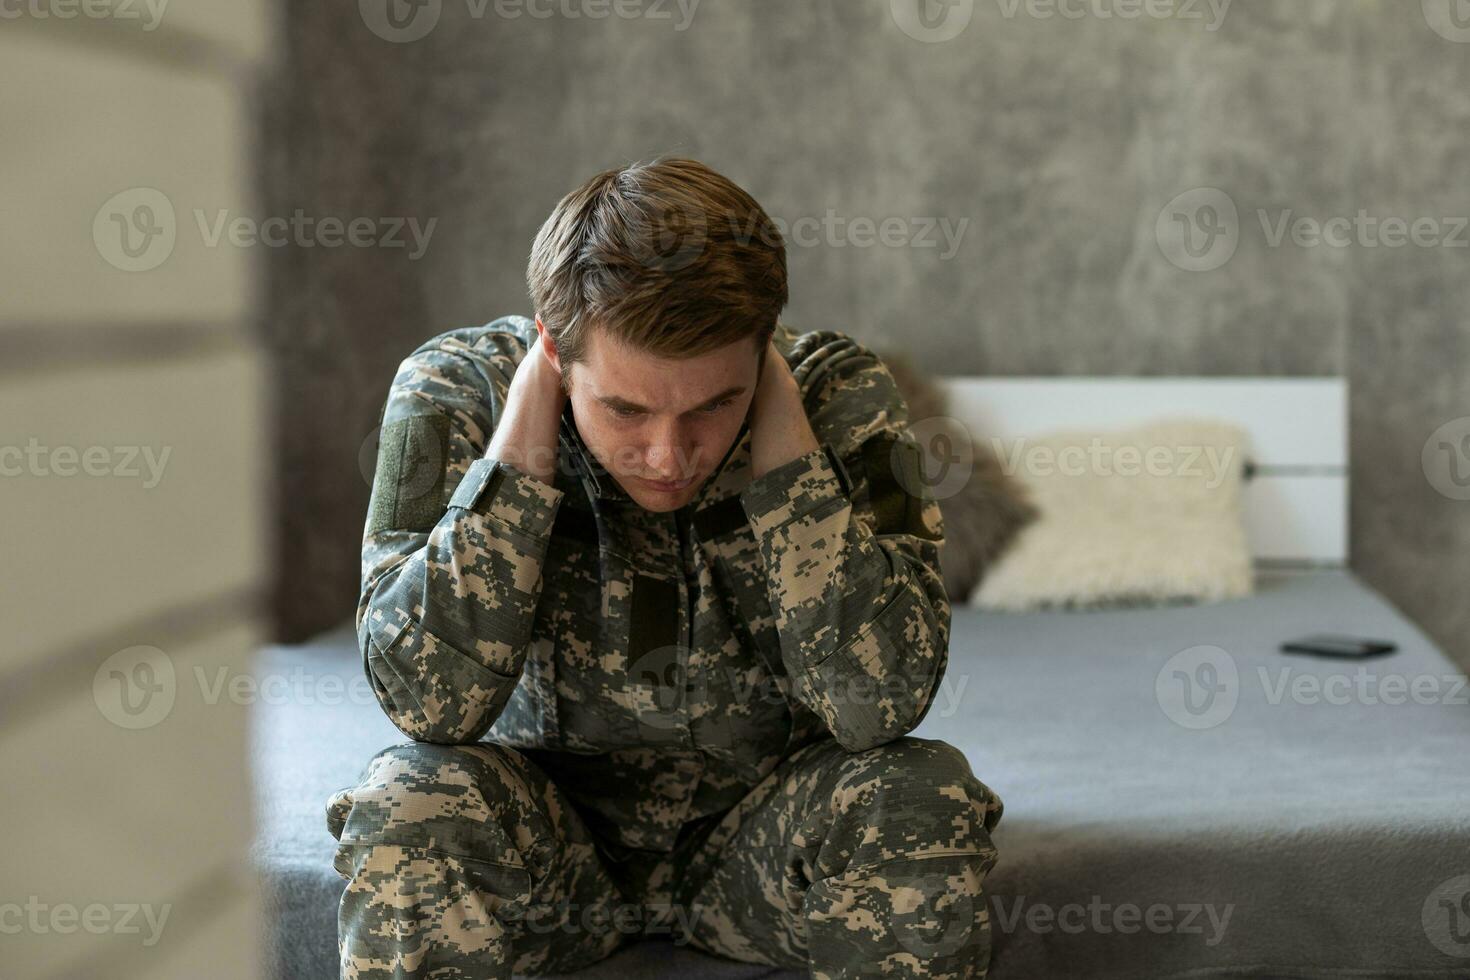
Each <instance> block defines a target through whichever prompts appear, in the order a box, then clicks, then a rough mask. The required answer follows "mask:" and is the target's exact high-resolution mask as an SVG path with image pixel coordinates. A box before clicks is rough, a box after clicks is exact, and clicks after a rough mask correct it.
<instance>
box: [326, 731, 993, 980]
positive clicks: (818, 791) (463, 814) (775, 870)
mask: <svg viewBox="0 0 1470 980" xmlns="http://www.w3.org/2000/svg"><path fill="white" fill-rule="evenodd" d="M1001 812H1002V804H1001V801H1000V799H999V798H998V797H997V796H996V795H995V793H994V792H992V791H991V790H990V789H989V787H987V786H986V785H985V784H984V783H982V782H980V780H978V779H976V778H975V776H974V774H973V773H972V772H971V770H970V767H969V764H968V763H967V762H966V760H965V758H964V756H963V755H962V754H961V753H960V752H959V751H958V750H957V749H955V748H954V747H953V746H950V745H948V744H946V743H944V742H939V741H935V740H931V739H922V738H914V737H912V736H906V737H903V738H899V739H896V740H894V741H892V742H889V743H886V744H884V745H879V746H876V747H873V748H870V749H866V750H863V751H861V752H849V751H847V750H846V749H844V748H842V747H841V746H840V745H839V744H838V743H837V741H836V740H835V739H830V738H829V739H822V740H819V741H816V742H813V743H810V744H809V745H807V746H805V747H804V748H802V749H800V750H798V751H797V752H795V753H793V754H792V755H791V756H790V757H789V758H787V759H785V760H783V761H782V763H781V764H780V765H779V766H778V767H777V768H776V769H774V770H773V771H772V772H771V773H770V774H769V775H767V776H766V777H765V778H764V779H762V780H761V781H760V782H759V783H757V784H756V785H755V786H754V787H752V789H751V791H750V792H749V793H748V794H746V796H745V797H744V798H743V799H742V801H741V803H740V804H739V805H737V806H736V807H734V808H732V809H731V810H730V811H729V812H728V813H726V814H724V815H714V816H713V817H711V818H710V819H706V820H702V821H698V822H696V823H693V824H691V825H690V832H686V833H684V834H682V835H681V836H680V837H679V840H678V841H677V843H676V846H675V847H674V848H673V849H672V850H670V851H667V852H662V851H638V852H627V851H617V850H607V849H605V848H604V847H603V846H602V845H600V844H599V842H598V841H597V839H596V837H595V835H593V834H592V833H591V832H590V831H589V829H588V827H587V826H586V825H585V824H584V823H583V821H582V820H581V819H580V817H579V816H578V814H577V811H576V809H575V807H573V806H572V805H571V803H570V800H569V799H568V798H567V796H566V794H565V792H564V790H563V788H562V787H560V786H559V785H558V784H557V783H556V782H555V781H553V780H552V779H551V778H550V777H549V776H548V775H547V774H546V773H545V772H544V770H542V769H541V768H540V767H539V766H537V765H535V764H534V763H532V762H531V761H530V760H529V759H528V758H527V756H526V755H525V754H523V753H521V752H520V751H518V750H516V749H513V748H510V747H508V746H501V745H495V744H491V743H482V744H479V745H435V744H432V743H417V742H414V743H408V744H405V745H400V746H395V747H393V748H390V749H386V750H384V751H383V752H382V753H380V754H379V755H378V756H377V757H376V758H374V759H373V761H372V763H371V764H370V765H369V767H368V771H367V773H366V774H365V776H364V778H363V780H362V782H361V783H360V784H359V785H358V786H356V787H354V788H352V789H349V790H344V791H342V792H341V793H338V794H337V795H336V796H335V797H334V798H333V800H332V802H331V804H330V805H329V822H330V824H331V828H332V831H333V833H334V834H336V835H337V836H338V838H339V840H340V841H341V845H340V847H339V848H338V852H337V859H336V860H337V869H338V870H339V871H340V872H341V873H342V874H343V875H344V876H346V877H348V878H349V885H348V888H347V891H346V893H345V894H344V896H343V899H342V904H341V909H340V925H339V928H340V933H341V935H342V937H343V943H342V947H341V955H342V961H341V967H342V976H344V977H352V978H357V980H389V978H400V977H432V978H451V977H453V978H459V980H470V978H496V980H500V978H509V977H511V976H512V974H513V973H515V974H529V975H535V974H540V973H551V972H568V971H571V970H575V969H579V968H581V967H583V966H586V965H588V964H591V963H594V962H596V961H598V960H601V959H603V958H605V957H606V956H607V955H609V954H610V953H612V952H613V951H614V950H616V949H618V948H619V947H621V946H623V945H625V944H627V943H629V942H633V941H637V940H638V939H640V938H643V937H648V936H654V935H662V936H666V937H668V938H670V939H672V940H673V941H674V942H676V943H681V944H684V943H687V944H690V945H692V946H694V947H695V948H698V949H701V950H704V951H706V952H709V953H714V954H717V955H720V956H726V957H730V958H732V959H738V960H744V961H747V962H752V963H766V964H771V965H774V966H785V967H796V968H808V967H810V969H811V974H812V976H813V977H817V978H826V980H837V978H851V977H859V976H886V977H935V978H938V977H945V978H977V977H984V976H985V975H986V972H987V969H988V966H989V962H990V951H991V924H990V918H989V914H988V911H987V909H986V905H985V903H984V901H983V900H982V890H981V886H982V883H983V881H984V879H985V877H986V876H987V875H988V874H989V872H990V870H991V868H992V867H993V866H994V864H995V860H996V852H995V847H994V845H993V844H992V842H991V838H990V831H991V830H992V829H993V828H994V827H995V825H996V824H997V823H998V822H999V820H1000V817H1001Z"/></svg>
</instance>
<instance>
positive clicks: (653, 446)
mask: <svg viewBox="0 0 1470 980" xmlns="http://www.w3.org/2000/svg"><path fill="white" fill-rule="evenodd" d="M538 323H539V321H538ZM544 342H546V337H545V334H544V328H543V343H544ZM757 355H758V350H757V348H756V344H755V341H754V339H742V340H739V341H736V342H734V343H732V344H728V345H726V346H724V347H721V348H718V349H717V350H713V351H711V352H709V353H707V354H700V355H698V356H696V357H689V358H682V359H677V360H675V359H667V358H661V357H656V356H654V355H652V354H649V353H647V352H646V351H639V350H635V349H633V348H631V347H627V346H625V345H623V344H621V343H619V342H618V341H617V340H615V339H613V338H611V337H608V336H606V335H605V334H604V333H603V332H602V331H600V330H593V331H592V332H591V333H590V335H589V336H588V340H587V347H586V357H585V359H584V360H582V361H579V362H577V363H576V364H573V365H566V366H563V365H561V364H560V363H559V362H558V361H557V360H555V359H554V358H553V363H554V364H556V365H557V367H558V368H563V370H562V378H563V381H564V383H565V386H566V387H567V388H568V390H569V395H568V397H569V400H570V402H571V405H572V415H573V416H574V417H575V418H576V420H577V431H578V432H579V433H580V434H581V436H582V441H583V442H584V443H586V444H587V448H588V449H589V450H590V451H591V453H592V455H593V456H594V457H595V458H596V459H597V462H598V463H599V464H601V466H602V467H603V468H604V469H606V470H607V471H608V473H610V474H611V475H612V476H613V478H614V479H616V480H617V481H618V485H619V486H621V487H622V488H623V489H624V490H625V491H627V493H628V495H629V496H630V497H632V498H633V500H634V502H636V503H637V504H638V505H639V506H640V507H643V508H644V509H645V510H650V511H657V512H664V511H672V510H677V509H679V508H680V507H683V506H684V505H685V504H687V503H688V502H689V501H691V500H693V499H694V497H695V495H696V494H697V493H698V492H699V488H700V486H701V485H702V484H703V483H704V481H705V480H707V479H708V478H709V477H710V476H711V475H712V474H713V473H714V470H715V467H717V466H718V465H719V464H720V461H721V460H722V459H724V458H725V454H726V453H727V452H728V451H729V449H730V447H731V445H732V444H733V443H734V442H735V437H736V436H737V435H738V434H739V433H740V427H741V425H742V424H743V423H744V421H745V417H746V414H747V413H748V412H749V409H750V403H751V399H752V398H753V397H754V395H755V389H756V381H757V379H758V370H759V358H758V356H757ZM548 356H551V355H550V354H548Z"/></svg>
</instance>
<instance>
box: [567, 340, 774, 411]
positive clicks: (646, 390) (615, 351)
mask: <svg viewBox="0 0 1470 980" xmlns="http://www.w3.org/2000/svg"><path fill="white" fill-rule="evenodd" d="M598 333H599V332H598V331H594V332H593V333H592V334H591V335H590V336H589V338H588V344H587V349H586V355H585V357H584V359H583V362H582V363H579V364H577V365H574V367H573V373H574V374H575V375H577V378H578V382H579V383H580V384H582V385H584V386H585V388H586V390H587V391H588V392H589V393H590V394H591V395H592V396H593V397H595V398H598V399H601V400H603V401H611V402H622V403H635V404H637V405H639V406H643V407H648V406H655V407H666V406H672V407H680V408H695V407H698V406H699V405H701V404H703V403H704V402H705V401H707V400H710V399H713V398H716V397H718V396H721V395H728V394H731V393H732V391H735V390H739V389H743V388H748V387H750V385H751V384H753V383H754V381H755V369H756V365H757V360H758V358H757V352H756V349H755V345H754V343H752V342H751V341H750V339H748V338H746V339H742V340H740V341H736V342H735V343H733V344H727V345H725V346H724V347H721V348H718V349H716V350H714V351H710V352H707V353H704V354H699V355H695V356H694V357H688V358H668V357H659V356H658V355H656V354H652V353H650V352H648V351H645V350H639V349H637V348H634V347H632V346H630V345H628V344H624V343H622V342H621V341H618V340H616V339H614V338H608V337H602V336H598Z"/></svg>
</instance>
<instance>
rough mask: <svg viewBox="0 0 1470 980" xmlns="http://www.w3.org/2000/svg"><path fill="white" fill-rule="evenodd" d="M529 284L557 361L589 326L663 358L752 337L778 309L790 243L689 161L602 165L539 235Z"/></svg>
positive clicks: (771, 325)
mask: <svg viewBox="0 0 1470 980" xmlns="http://www.w3.org/2000/svg"><path fill="white" fill-rule="evenodd" d="M526 285H527V286H528V287H529V289H530V293H531V301H532V303H533V304H534V306H535V310H536V314H537V315H538V316H539V317H540V318H541V322H542V323H544V324H545V325H546V329H547V332H548V333H549V334H550V335H551V337H552V340H553V341H554V342H555V343H556V350H557V355H558V357H559V358H560V359H561V361H562V362H563V364H564V365H571V364H575V363H577V362H578V361H581V360H584V358H585V355H586V343H587V337H588V331H589V330H590V329H591V328H592V327H597V328H599V329H601V330H604V331H605V332H606V334H607V335H608V336H611V337H613V338H615V339H617V340H619V341H621V342H623V343H626V344H628V345H630V346H632V347H634V348H636V349H639V350H644V351H647V352H649V353H651V354H655V355H657V356H660V357H674V358H678V357H692V356H696V355H699V354H703V353H707V352H708V351H711V350H714V349H716V348H718V347H722V346H725V345H726V344H730V343H734V342H735V341H737V340H740V339H741V338H743V337H753V338H755V340H756V346H757V350H758V352H759V354H760V356H761V358H762V362H763V361H764V355H765V350H766V342H767V341H768V340H770V338H771V335H772V333H773V332H774V331H775V329H776V323H777V318H778V317H779V315H780V313H781V310H782V309H784V308H785V306H786V301H787V289H786V243H785V241H784V239H783V238H782V236H781V233H780V231H779V230H778V229H777V228H776V227H775V225H774V224H773V223H772V222H771V219H770V217H769V216H768V215H767V214H766V212H765V211H764V210H763V209H762V208H761V206H760V205H759V204H757V203H756V201H755V199H754V198H753V197H751V196H750V195H749V194H747V193H746V192H745V191H744V190H742V189H741V188H740V187H738V186H736V185H735V184H734V183H733V182H732V181H730V180H729V179H728V178H726V177H723V176H721V175H720V174H718V173H716V172H715V171H713V170H711V169H710V168H709V167H707V166H705V165H704V164H702V163H700V162H699V161H697V160H690V159H686V158H682V157H672V158H659V159H656V160H654V161H653V162H651V163H647V164H641V163H638V164H634V165H632V166H629V167H624V168H621V169H616V170H605V171H603V172H602V173H600V174H598V175H597V176H595V177H593V178H592V179H591V180H588V181H587V182H586V183H584V184H583V185H582V186H580V187H578V188H577V189H576V190H574V191H572V192H571V193H570V194H568V195H567V196H566V197H564V198H562V199H561V201H560V202H559V203H558V204H557V206H556V208H555V209H554V210H553V211H552V212H551V216H550V217H548V218H547V219H546V222H545V223H544V224H543V225H542V226H541V230H540V231H539V232H537V233H536V242H535V244H534V245H533V246H532V247H531V261H530V264H529V265H528V267H527V269H526Z"/></svg>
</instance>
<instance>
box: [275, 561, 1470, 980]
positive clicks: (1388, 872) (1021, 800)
mask: <svg viewBox="0 0 1470 980" xmlns="http://www.w3.org/2000/svg"><path fill="white" fill-rule="evenodd" d="M951 632H952V636H951V643H950V665H949V670H948V672H947V674H946V677H945V683H944V687H943V688H942V690H941V692H940V696H939V698H938V699H937V701H936V703H935V704H934V706H933V707H932V708H931V710H930V712H929V714H928V715H927V716H926V717H925V719H924V722H923V724H922V725H921V726H920V727H919V728H918V729H917V730H916V731H915V732H914V734H916V735H920V736H923V737H926V738H939V739H944V740H946V741H948V742H951V743H953V744H954V745H956V746H958V747H960V748H961V749H963V750H964V752H965V753H966V755H967V757H968V758H969V760H970V763H971V766H972V768H973V769H974V771H975V773H976V775H977V776H979V777H980V778H981V779H982V780H984V781H985V782H986V783H987V784H988V785H989V786H991V787H992V788H993V789H995V790H996V791H997V792H998V793H999V794H1000V795H1001V797H1002V798H1003V800H1004V802H1005V815H1004V818H1003V820H1002V821H1001V824H1000V826H999V828H998V829H997V832H996V834H995V837H994V840H995V844H996V846H997V848H998V849H999V852H1000V860H999V863H998V864H997V866H996V868H995V870H994V872H993V873H992V874H991V876H990V878H989V879H988V880H987V890H988V902H987V910H988V912H989V915H990V919H991V928H992V930H993V931H994V936H995V943H994V946H995V954H994V960H993V963H992V970H991V976H993V977H997V978H1002V980H1010V978H1023V977H1027V978H1029V977H1047V978H1069V977H1077V978H1082V977H1087V978H1104V980H1106V978H1115V977H1116V978H1124V977H1126V978H1130V980H1132V978H1138V977H1157V978H1176V977H1177V978H1184V977H1190V978H1200V977H1283V978H1285V977H1317V978H1321V977H1354V978H1364V977H1416V978H1425V977H1445V978H1451V977H1455V978H1463V977H1467V976H1470V706H1467V704H1466V701H1467V700H1470V692H1467V690H1466V688H1465V687H1464V677H1463V675H1462V674H1461V672H1460V671H1458V670H1457V669H1456V668H1455V667H1454V666H1452V664H1451V663H1450V661H1449V660H1448V659H1447V658H1446V657H1445V656H1444V655H1443V654H1442V653H1441V652H1440V651H1438V650H1437V649H1436V648H1435V647H1434V646H1433V644H1431V643H1430V642H1429V641H1428V640H1427V639H1426V638H1425V636H1424V635H1423V634H1422V633H1421V632H1420V631H1419V630H1418V629H1417V628H1415V627H1414V626H1413V625H1412V624H1410V623H1409V622H1408V621H1407V620H1406V619H1405V618H1404V617H1403V616H1402V615H1400V614H1399V613H1398V612H1397V611H1396V610H1395V609H1394V608H1393V607H1392V606H1391V605H1389V604H1388V603H1387V602H1386V601H1385V600H1384V599H1383V598H1382V597H1380V596H1379V595H1377V594H1376V593H1375V592H1373V591H1372V590H1371V589H1369V588H1367V587H1366V586H1364V585H1363V584H1362V583H1361V582H1359V581H1358V580H1357V579H1356V578H1355V577H1353V576H1352V575H1351V574H1350V573H1347V572H1340V571H1326V572H1308V573H1270V574H1262V575H1261V576H1259V577H1258V581H1257V592H1256V594H1255V595H1253V596H1251V597H1249V598H1246V599H1240V600H1235V601H1230V602H1223V603H1218V604H1212V605H1203V606H1171V607H1163V608H1131V609H1121V610H1109V611H1091V612H1061V611H1059V612H1048V613H1027V614H999V613H982V612H980V611H979V610H976V609H971V608H965V607H956V608H955V610H954V619H953V625H952V631H951ZM1313 632H1339V633H1352V634H1359V635H1365V636H1370V637H1378V638H1383V639H1388V640H1392V641H1394V642H1396V643H1397V644H1398V645H1399V648H1400V649H1399V651H1398V652H1397V653H1394V654H1391V655H1389V656H1386V657H1381V658H1377V659H1373V660H1367V661H1361V662H1355V661H1343V660H1327V659H1319V658H1312V657H1301V656H1291V655H1287V654H1282V653H1280V652H1279V651H1278V650H1277V646H1278V644H1279V643H1280V641H1282V640H1284V639H1289V638H1292V637H1296V636H1300V635H1303V634H1307V633H1313ZM255 671H256V672H257V674H258V675H259V676H260V678H261V679H262V682H263V683H264V681H265V680H266V679H267V678H274V679H275V680H274V682H273V683H272V684H270V685H267V686H263V687H262V691H263V692H270V691H274V692H277V696H274V697H272V696H265V697H263V698H262V700H261V701H260V703H258V704H257V706H256V708H255V715H254V725H253V733H252V738H253V746H252V751H253V757H254V779H255V781H256V801H257V806H258V811H259V812H258V822H257V828H258V830H257V839H256V841H255V844H254V849H253V855H254V860H255V863H256V865H257V866H258V868H259V869H260V871H261V874H262V876H263V883H264V885H265V894H266V902H267V908H266V920H267V924H268V935H267V937H266V952H267V958H268V966H269V968H270V970H271V972H272V974H273V975H274V976H278V977H292V978H296V977H300V978H326V977H334V976H336V907H337V899H338V897H339V896H340V894H341V891H342V888H343V885H344V883H343V881H342V880H341V879H340V878H339V877H338V876H337V875H336V873H335V872H334V871H333V870H332V865H331V857H332V849H333V844H334V841H333V840H332V838H331V836H330V835H329V834H328V832H327V829H326V825H325V820H324V817H323V812H322V805H323V801H324V800H325V799H326V797H327V795H328V794H329V793H331V792H332V791H333V790H336V789H338V788H340V787H342V786H346V785H348V784H350V783H352V782H353V781H354V780H355V778H356V777H357V775H358V773H359V772H360V770H361V769H362V767H363V766H364V764H365V763H366V762H367V760H368V759H369V758H371V756H372V755H373V754H375V753H376V752H377V751H379V750H380V749H382V748H384V747H386V746H388V745H391V744H395V743H397V742H401V741H403V740H404V739H403V736H402V735H401V734H400V733H399V732H398V731H397V730H396V729H394V728H393V727H392V725H390V724H389V723H388V721H387V719H386V718H384V716H383V715H382V713H381V711H380V710H379V709H378V706H377V704H376V703H375V702H374V701H373V699H372V694H371V691H370V690H369V689H368V687H367V685H366V683H365V681H364V680H363V679H362V677H361V667H360V664H359V661H358V657H357V652H356V649H355V641H354V637H353V634H352V631H351V627H350V624H343V625H342V626H341V627H339V628H337V629H334V630H331V631H329V632H327V633H324V634H322V635H321V636H319V637H317V638H316V639H314V640H313V641H311V642H309V643H305V644H300V645H293V646H272V647H267V648H265V649H263V650H262V651H261V653H260V656H259V657H258V660H257V663H256V665H255ZM802 975H803V974H799V973H794V972H791V971H779V970H772V969H771V968H769V967H762V966H757V965H750V964H739V963H733V962H729V961H725V960H721V959H718V958H715V957H711V956H707V955H705V954H702V953H699V952H698V951H695V950H693V949H690V948H687V947H679V946H675V945H673V944H672V943H670V942H668V941H666V940H649V941H645V942H642V943H637V944H635V945H632V946H629V947H627V948H626V949H624V950H622V951H620V952H618V953H616V954H614V955H613V956H612V957H609V958H608V959H606V960H604V961H603V962H601V963H599V964H597V965H596V966H594V967H592V968H589V969H588V970H585V971H583V972H582V973H580V974H578V976H582V977H604V978H623V977H630V978H631V977H661V976H669V977H673V976H679V977H681V978H682V980H698V978H732V980H734V978H742V980H743V978H755V977H778V976H779V977H783V978H785V977H791V978H795V977H798V976H802Z"/></svg>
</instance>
